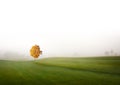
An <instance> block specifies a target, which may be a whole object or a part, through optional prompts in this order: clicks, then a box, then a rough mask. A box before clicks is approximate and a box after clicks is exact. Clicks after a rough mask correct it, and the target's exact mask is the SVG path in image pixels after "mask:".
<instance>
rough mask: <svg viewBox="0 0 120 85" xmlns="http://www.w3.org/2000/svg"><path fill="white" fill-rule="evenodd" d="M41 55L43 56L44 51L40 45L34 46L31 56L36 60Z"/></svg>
mask: <svg viewBox="0 0 120 85" xmlns="http://www.w3.org/2000/svg"><path fill="white" fill-rule="evenodd" d="M41 54H42V51H41V50H40V47H39V45H34V46H32V48H31V49H30V55H31V56H32V57H33V58H34V59H36V58H38V57H39V56H40V55H41Z"/></svg>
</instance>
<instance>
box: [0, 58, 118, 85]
mask: <svg viewBox="0 0 120 85" xmlns="http://www.w3.org/2000/svg"><path fill="white" fill-rule="evenodd" d="M0 85H120V57H99V58H47V59H41V60H37V61H2V60H1V61H0Z"/></svg>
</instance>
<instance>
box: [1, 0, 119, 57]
mask: <svg viewBox="0 0 120 85" xmlns="http://www.w3.org/2000/svg"><path fill="white" fill-rule="evenodd" d="M119 4H120V1H119V0H100V1H96V0H20V1H18V0H1V1H0V55H1V56H0V59H31V57H30V55H29V50H30V48H31V46H33V45H35V44H38V45H40V48H41V50H42V51H43V55H42V56H41V57H63V56H66V57H83V56H84V57H85V56H104V55H105V52H111V51H113V52H114V53H113V55H114V54H116V55H120V11H119V10H120V5H119ZM13 55H14V56H13ZM15 55H16V56H15ZM18 55H19V56H18ZM111 55H112V54H111Z"/></svg>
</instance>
